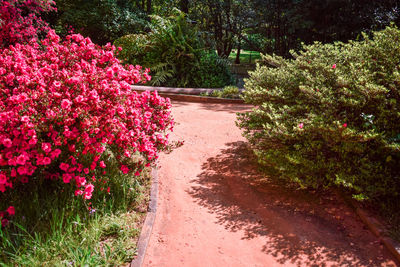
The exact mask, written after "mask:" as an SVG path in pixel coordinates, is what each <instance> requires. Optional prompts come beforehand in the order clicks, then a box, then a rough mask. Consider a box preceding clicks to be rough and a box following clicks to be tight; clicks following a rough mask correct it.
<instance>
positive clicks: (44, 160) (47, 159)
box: [43, 157, 51, 165]
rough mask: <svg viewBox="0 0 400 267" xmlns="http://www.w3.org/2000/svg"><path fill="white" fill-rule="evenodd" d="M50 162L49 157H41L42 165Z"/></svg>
mask: <svg viewBox="0 0 400 267" xmlns="http://www.w3.org/2000/svg"><path fill="white" fill-rule="evenodd" d="M50 163H51V159H50V158H49V157H45V158H44V159H43V164H44V165H49V164H50Z"/></svg>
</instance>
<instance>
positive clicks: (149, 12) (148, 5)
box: [146, 0, 151, 14]
mask: <svg viewBox="0 0 400 267" xmlns="http://www.w3.org/2000/svg"><path fill="white" fill-rule="evenodd" d="M146 4H147V6H146V12H147V14H151V0H147V2H146Z"/></svg>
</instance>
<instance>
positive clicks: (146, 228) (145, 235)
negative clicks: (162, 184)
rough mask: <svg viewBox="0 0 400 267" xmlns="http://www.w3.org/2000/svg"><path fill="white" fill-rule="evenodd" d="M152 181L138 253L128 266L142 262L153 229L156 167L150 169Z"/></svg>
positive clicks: (155, 200)
mask: <svg viewBox="0 0 400 267" xmlns="http://www.w3.org/2000/svg"><path fill="white" fill-rule="evenodd" d="M151 176H152V183H151V190H150V203H149V207H148V212H147V214H146V219H145V221H144V223H143V227H142V230H141V231H140V236H139V240H138V243H137V248H138V250H137V251H138V255H137V256H136V258H135V259H134V260H133V261H132V262H131V264H130V267H140V266H142V264H143V261H144V257H145V255H146V250H147V246H148V244H149V241H150V235H151V232H152V230H153V225H154V221H155V219H156V211H157V194H158V171H157V167H154V168H153V169H152V171H151Z"/></svg>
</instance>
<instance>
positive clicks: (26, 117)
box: [21, 116, 29, 122]
mask: <svg viewBox="0 0 400 267" xmlns="http://www.w3.org/2000/svg"><path fill="white" fill-rule="evenodd" d="M21 121H22V122H29V117H28V116H22V118H21Z"/></svg>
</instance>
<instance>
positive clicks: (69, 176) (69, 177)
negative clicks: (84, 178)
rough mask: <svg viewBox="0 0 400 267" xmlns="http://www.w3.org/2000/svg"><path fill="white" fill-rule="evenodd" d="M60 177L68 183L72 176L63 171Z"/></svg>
mask: <svg viewBox="0 0 400 267" xmlns="http://www.w3.org/2000/svg"><path fill="white" fill-rule="evenodd" d="M62 178H63V182H64V183H66V184H68V183H69V182H70V181H71V179H72V176H71V174H69V173H64V174H63V176H62Z"/></svg>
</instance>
